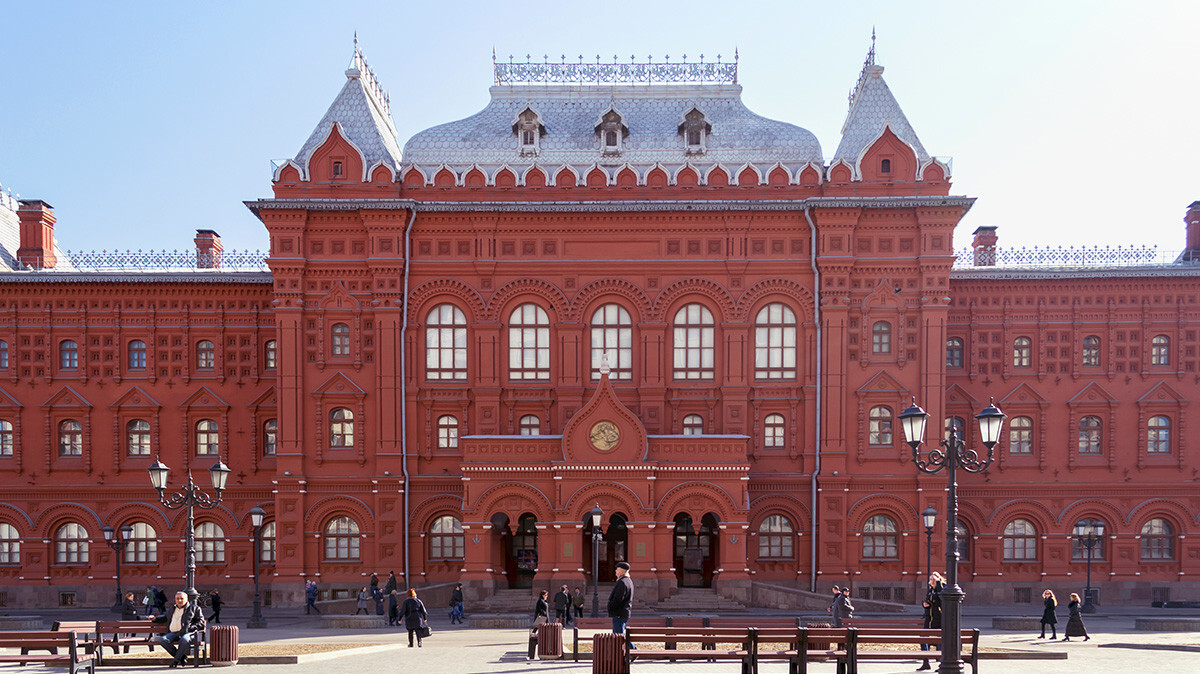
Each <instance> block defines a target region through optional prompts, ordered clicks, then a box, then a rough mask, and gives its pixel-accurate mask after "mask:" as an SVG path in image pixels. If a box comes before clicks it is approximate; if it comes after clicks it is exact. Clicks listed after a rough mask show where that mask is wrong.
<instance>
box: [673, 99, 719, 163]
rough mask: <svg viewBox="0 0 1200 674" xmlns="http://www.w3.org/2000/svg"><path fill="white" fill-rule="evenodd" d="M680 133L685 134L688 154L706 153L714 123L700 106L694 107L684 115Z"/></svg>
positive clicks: (684, 141) (685, 148)
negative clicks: (711, 122) (709, 120)
mask: <svg viewBox="0 0 1200 674" xmlns="http://www.w3.org/2000/svg"><path fill="white" fill-rule="evenodd" d="M679 133H680V135H682V136H683V144H684V150H685V151H686V152H687V153H688V154H704V152H705V150H707V149H708V146H707V142H708V134H709V133H712V124H709V122H708V118H707V117H705V116H704V113H703V112H700V109H699V108H695V107H693V108H692V109H690V110H688V111H687V112H686V113H685V114H684V115H683V121H682V122H680V123H679Z"/></svg>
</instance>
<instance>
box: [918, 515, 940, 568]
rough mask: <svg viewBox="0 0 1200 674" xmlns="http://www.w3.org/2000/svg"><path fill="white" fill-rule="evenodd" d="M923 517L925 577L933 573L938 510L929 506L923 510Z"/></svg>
mask: <svg viewBox="0 0 1200 674" xmlns="http://www.w3.org/2000/svg"><path fill="white" fill-rule="evenodd" d="M921 519H922V520H924V524H925V577H926V578H929V574H931V573H933V526H934V525H935V524H937V511H936V510H934V509H933V506H929V507H928V508H926V509H925V510H923V511H921Z"/></svg>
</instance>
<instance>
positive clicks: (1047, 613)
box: [1038, 590, 1058, 639]
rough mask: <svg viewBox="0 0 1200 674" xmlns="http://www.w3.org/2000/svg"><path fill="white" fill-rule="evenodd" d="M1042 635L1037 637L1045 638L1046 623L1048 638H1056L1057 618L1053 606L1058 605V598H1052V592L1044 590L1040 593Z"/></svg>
mask: <svg viewBox="0 0 1200 674" xmlns="http://www.w3.org/2000/svg"><path fill="white" fill-rule="evenodd" d="M1042 606H1043V608H1042V636H1040V637H1038V638H1039V639H1045V638H1046V625H1049V626H1050V638H1051V639H1057V638H1058V618H1057V617H1056V616H1055V615H1054V608H1055V607H1056V606H1058V600H1057V599H1055V598H1054V593H1053V592H1051V591H1050V590H1046V591H1045V592H1043V593H1042Z"/></svg>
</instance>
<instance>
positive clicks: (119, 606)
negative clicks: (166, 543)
mask: <svg viewBox="0 0 1200 674" xmlns="http://www.w3.org/2000/svg"><path fill="white" fill-rule="evenodd" d="M100 531H102V532H104V544H105V545H107V546H108V547H110V548H112V550H113V551H114V552H116V553H117V603H115V604H113V605H112V612H113V613H121V612H122V611H124V606H125V600H124V598H123V597H122V592H121V557H123V556H124V555H125V548H126V546H128V545H129V539H131V538H133V527H132V526H130V525H128V524H126V525H125V526H123V527H121V528H120V529H119V530H117V529H113V528H112V527H111V526H109V525H105V526H104V527H103V528H102V529H100ZM118 531H119V532H120V536H115V537H114V534H116V533H117V532H118Z"/></svg>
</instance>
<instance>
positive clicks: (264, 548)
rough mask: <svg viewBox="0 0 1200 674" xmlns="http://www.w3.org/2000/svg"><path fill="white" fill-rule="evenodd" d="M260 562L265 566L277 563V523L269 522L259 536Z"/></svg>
mask: <svg viewBox="0 0 1200 674" xmlns="http://www.w3.org/2000/svg"><path fill="white" fill-rule="evenodd" d="M258 540H259V544H258V561H260V562H262V563H263V564H274V563H275V523H274V522H267V523H266V524H264V525H263V527H262V531H261V532H259V535H258Z"/></svg>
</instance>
